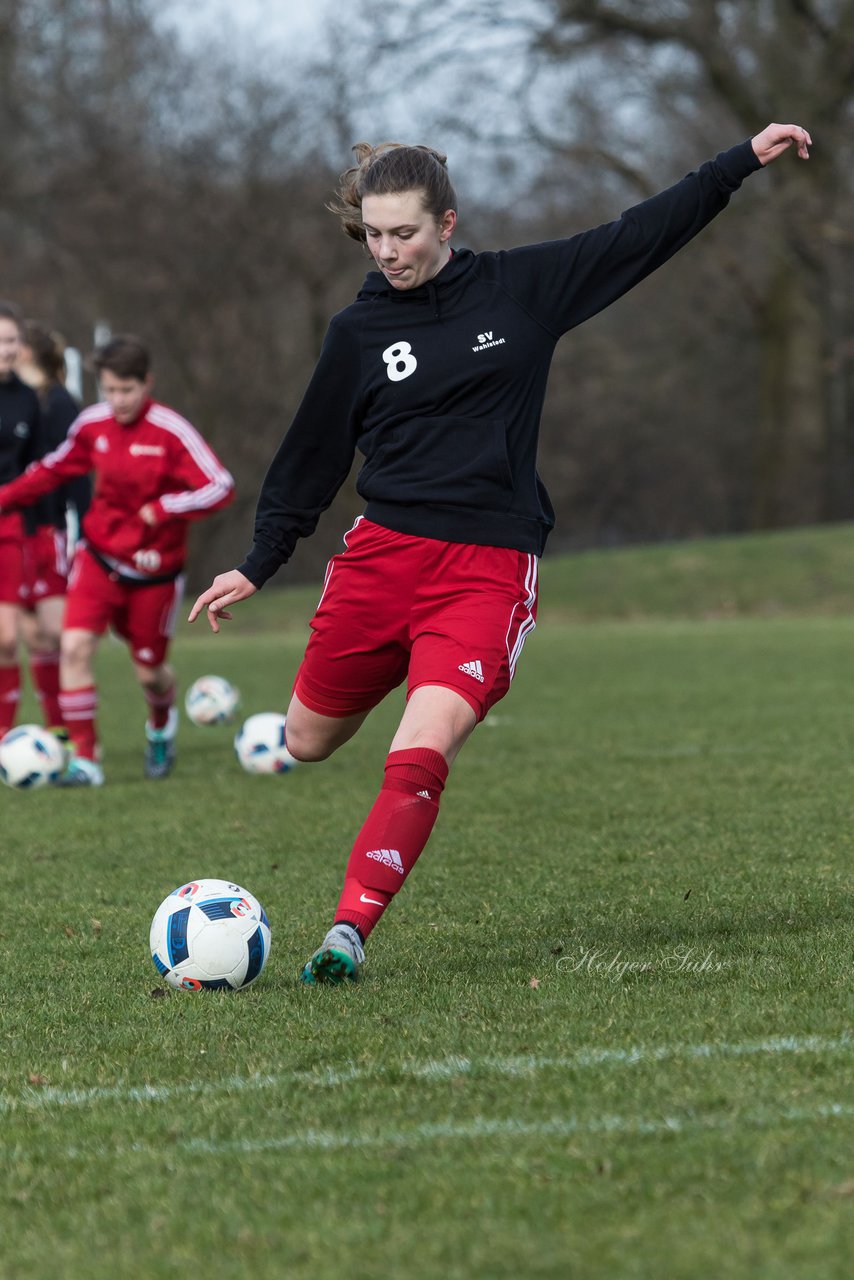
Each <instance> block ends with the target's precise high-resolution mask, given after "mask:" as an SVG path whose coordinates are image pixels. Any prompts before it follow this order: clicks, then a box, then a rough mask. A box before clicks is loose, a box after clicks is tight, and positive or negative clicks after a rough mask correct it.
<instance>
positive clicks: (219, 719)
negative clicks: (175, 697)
mask: <svg viewBox="0 0 854 1280" xmlns="http://www.w3.org/2000/svg"><path fill="white" fill-rule="evenodd" d="M239 702H240V693H239V692H238V690H237V689H235V687H234V685H233V684H231V682H230V681H228V680H226V679H225V677H224V676H199V678H198V680H194V681H193V683H192V684H191V685H190V687H189V689H188V690H187V694H186V697H185V698H184V706H185V707H186V709H187V715H188V716H189V717H190V719H191V720H192V722H193V724H200V725H207V724H228V723H229V721H230V720H232V719H233V718H234V713H235V711H236V710H237V705H238V703H239Z"/></svg>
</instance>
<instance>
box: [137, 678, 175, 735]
mask: <svg viewBox="0 0 854 1280" xmlns="http://www.w3.org/2000/svg"><path fill="white" fill-rule="evenodd" d="M142 692H143V693H144V694H145V701H146V702H147V703H148V723H149V724H150V725H151V727H152V729H165V728H166V725H167V722H168V720H169V710H170V708H171V707H172V706H173V704H174V702H175V686H174V684H173V685H170V686H169V688H168V689H167V690H166V692H165V693H155V692H154V690H153V689H145V688H144V689H143V691H142Z"/></svg>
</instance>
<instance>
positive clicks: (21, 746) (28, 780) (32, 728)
mask: <svg viewBox="0 0 854 1280" xmlns="http://www.w3.org/2000/svg"><path fill="white" fill-rule="evenodd" d="M64 768H65V748H64V747H63V745H62V743H61V742H60V741H59V739H58V738H57V737H55V736H54V734H52V733H51V732H50V730H49V729H43V728H42V727H41V725H38V724H21V725H18V727H17V728H16V729H10V730H9V732H8V733H7V734H5V735H4V737H3V738H2V739H0V778H2V779H3V781H4V782H5V783H6V786H7V787H16V788H18V790H30V791H32V790H34V789H35V788H36V787H44V786H46V785H47V784H48V783H49V782H55V781H56V779H57V778H58V777H59V775H60V774H61V773H62V770H63V769H64Z"/></svg>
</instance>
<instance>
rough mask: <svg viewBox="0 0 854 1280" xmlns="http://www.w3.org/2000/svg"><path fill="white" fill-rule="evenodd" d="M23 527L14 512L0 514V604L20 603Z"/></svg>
mask: <svg viewBox="0 0 854 1280" xmlns="http://www.w3.org/2000/svg"><path fill="white" fill-rule="evenodd" d="M22 542H23V526H22V524H21V517H20V515H19V514H18V512H16V511H11V512H4V513H2V514H0V604H18V603H20V593H21V580H22V577H23V572H24V570H23V560H22V552H21V543H22Z"/></svg>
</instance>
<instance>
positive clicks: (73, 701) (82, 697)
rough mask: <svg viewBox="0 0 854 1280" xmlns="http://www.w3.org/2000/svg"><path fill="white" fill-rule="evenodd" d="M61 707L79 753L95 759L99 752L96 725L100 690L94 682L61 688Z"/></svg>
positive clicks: (76, 750)
mask: <svg viewBox="0 0 854 1280" xmlns="http://www.w3.org/2000/svg"><path fill="white" fill-rule="evenodd" d="M59 707H60V711H61V712H62V723H63V724H64V725H65V727H66V729H67V730H68V736H69V738H70V739H71V742H72V745H73V747H74V750H75V752H76V753H77V755H78V756H85V757H86V759H87V760H95V759H96V758H97V754H98V731H97V729H96V727H95V712H96V711H97V710H98V690H97V689H96V688H95V686H94V685H93V684H88V685H86V686H85V687H84V688H82V689H60V691H59Z"/></svg>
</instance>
